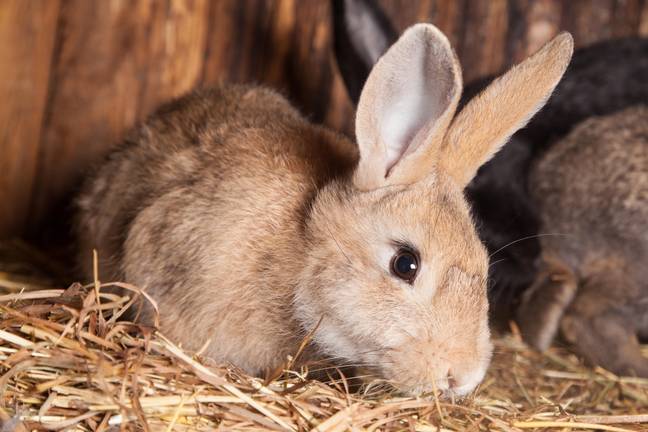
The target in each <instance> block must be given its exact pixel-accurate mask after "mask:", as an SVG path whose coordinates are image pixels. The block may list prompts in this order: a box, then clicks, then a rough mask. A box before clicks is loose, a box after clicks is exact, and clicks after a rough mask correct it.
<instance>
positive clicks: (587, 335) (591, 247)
mask: <svg viewBox="0 0 648 432" xmlns="http://www.w3.org/2000/svg"><path fill="white" fill-rule="evenodd" d="M529 186H530V192H531V195H532V197H533V199H534V201H535V202H536V203H537V205H538V207H539V210H540V215H541V226H542V229H543V230H544V231H551V232H556V233H564V235H552V236H545V237H542V238H541V239H540V243H541V247H542V257H543V264H544V265H543V268H544V269H543V270H544V271H542V272H541V273H540V274H539V276H538V279H537V280H536V282H535V283H534V284H533V286H532V287H531V288H530V289H529V290H527V291H526V292H525V294H524V297H523V302H522V305H521V307H520V309H519V311H518V313H519V317H518V322H519V323H520V328H521V330H522V332H523V334H524V335H525V338H526V339H527V340H528V341H531V342H532V343H533V344H534V346H536V347H537V348H539V349H546V348H548V346H549V344H550V343H551V341H552V340H553V339H554V337H555V336H556V334H557V333H558V332H560V333H562V335H563V336H564V338H565V339H566V340H567V341H568V342H570V343H572V344H574V346H575V347H576V348H577V350H578V351H579V352H580V353H581V354H582V355H583V356H584V357H585V358H586V359H587V360H589V361H590V362H591V363H593V364H599V365H601V366H603V367H605V368H606V369H609V370H611V371H612V372H615V373H617V374H621V375H635V374H636V375H639V376H643V377H648V358H647V357H644V356H642V354H641V351H640V346H639V343H638V338H644V339H645V338H648V265H647V264H648V228H647V223H648V107H647V106H645V105H638V106H635V107H631V108H627V109H625V110H623V111H620V112H618V113H615V114H609V115H607V116H601V117H593V118H590V119H588V120H586V121H584V122H582V123H581V124H579V125H578V126H576V127H575V128H574V129H573V131H572V132H571V133H570V134H568V135H567V136H566V137H565V138H564V139H562V140H560V141H558V142H557V143H555V144H554V145H553V146H552V147H551V149H550V150H548V151H547V152H546V153H545V154H544V155H543V156H542V157H541V158H539V159H538V160H536V161H535V163H534V165H533V167H532V170H531V175H530V179H529Z"/></svg>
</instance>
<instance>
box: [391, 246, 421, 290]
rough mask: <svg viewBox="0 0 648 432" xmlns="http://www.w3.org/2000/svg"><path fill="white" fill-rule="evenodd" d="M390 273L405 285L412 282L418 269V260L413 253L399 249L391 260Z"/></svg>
mask: <svg viewBox="0 0 648 432" xmlns="http://www.w3.org/2000/svg"><path fill="white" fill-rule="evenodd" d="M390 267H391V272H392V274H393V275H394V276H396V277H398V278H400V279H403V280H404V281H405V282H407V283H412V282H414V279H415V278H416V273H418V269H419V259H418V256H417V254H416V253H415V252H414V251H411V250H409V249H400V250H399V251H398V252H397V253H396V255H394V257H393V258H392V260H391V264H390Z"/></svg>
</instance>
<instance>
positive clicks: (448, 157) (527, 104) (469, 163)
mask: <svg viewBox="0 0 648 432" xmlns="http://www.w3.org/2000/svg"><path fill="white" fill-rule="evenodd" d="M573 50H574V41H573V39H572V37H571V35H570V34H569V33H561V34H560V35H558V36H556V37H555V38H554V39H553V40H552V41H551V42H549V43H548V44H547V45H545V46H544V47H543V48H542V49H541V50H540V51H538V52H537V53H536V54H534V55H533V56H531V57H529V58H528V59H527V60H525V61H524V62H522V63H520V64H519V65H517V66H515V67H514V68H512V69H511V70H510V71H508V72H507V73H506V74H504V75H502V76H501V77H500V78H498V79H497V80H495V81H493V83H492V84H490V85H489V86H488V87H487V88H486V89H485V90H484V91H483V92H481V93H480V94H479V95H477V96H476V97H474V98H473V99H472V100H471V101H470V102H468V104H467V105H466V106H465V107H464V108H463V109H462V110H461V112H460V113H459V114H458V115H457V116H456V118H455V120H454V121H453V122H452V125H451V126H450V129H449V130H448V136H447V137H446V140H445V145H444V148H443V150H442V152H441V161H440V164H441V166H442V167H443V168H444V171H445V172H447V173H448V174H449V175H450V176H451V177H452V178H454V179H455V181H456V182H457V184H459V185H460V186H462V187H463V186H466V185H467V184H468V183H469V182H470V180H471V179H472V178H473V177H474V176H475V174H476V173H477V170H478V169H479V167H480V166H482V165H483V164H484V163H486V162H487V161H488V160H489V159H490V158H491V157H493V155H495V153H497V151H498V150H499V149H500V148H501V147H502V146H503V145H504V144H505V143H506V141H507V140H508V139H509V138H510V137H511V135H513V134H514V133H515V132H516V131H517V130H518V129H520V128H522V127H523V126H524V125H525V124H526V123H527V122H528V121H529V120H530V119H531V117H533V115H534V114H535V113H536V111H538V110H539V109H540V108H541V107H542V106H543V105H544V104H545V102H546V101H547V99H548V98H549V96H550V95H551V92H553V90H554V88H555V87H556V85H557V84H558V82H559V81H560V78H561V77H562V76H563V74H564V73H565V70H566V69H567V65H568V64H569V61H570V60H571V56H572V52H573Z"/></svg>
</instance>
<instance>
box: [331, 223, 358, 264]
mask: <svg viewBox="0 0 648 432" xmlns="http://www.w3.org/2000/svg"><path fill="white" fill-rule="evenodd" d="M324 227H325V228H326V231H328V233H329V235H330V236H331V238H332V239H333V241H334V242H335V245H336V246H337V248H338V249H339V250H340V253H341V254H342V255H344V257H345V258H346V259H347V261H348V262H349V264H353V263H352V262H351V259H350V258H349V256H348V255H347V254H346V253H344V251H343V250H342V247H341V246H340V243H338V241H337V239H336V238H335V237H334V236H333V233H332V232H331V230H330V229H329V227H328V225H325V226H324Z"/></svg>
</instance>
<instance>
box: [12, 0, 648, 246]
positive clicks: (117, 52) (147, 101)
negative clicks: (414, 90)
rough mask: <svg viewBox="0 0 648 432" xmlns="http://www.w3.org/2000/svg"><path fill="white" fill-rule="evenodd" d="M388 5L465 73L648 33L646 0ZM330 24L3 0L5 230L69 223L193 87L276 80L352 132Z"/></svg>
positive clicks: (220, 8)
mask: <svg viewBox="0 0 648 432" xmlns="http://www.w3.org/2000/svg"><path fill="white" fill-rule="evenodd" d="M377 1H378V2H379V4H380V5H381V6H382V7H383V9H384V10H385V11H386V13H387V14H388V16H390V18H391V19H392V21H393V23H394V26H395V27H396V29H398V30H399V31H402V30H403V29H405V28H406V27H407V26H409V25H411V24H413V23H415V22H419V21H428V22H432V23H434V24H436V25H437V26H439V27H440V28H441V29H442V30H443V31H444V32H446V33H447V34H448V37H449V38H450V41H451V42H452V44H453V45H454V46H455V48H456V50H457V53H458V55H459V58H460V60H461V63H462V64H463V67H464V80H465V81H470V80H472V79H475V78H478V77H480V76H483V75H488V74H493V73H497V72H500V71H502V70H504V69H506V68H507V67H509V66H510V65H512V64H514V63H515V62H518V61H520V60H521V59H523V58H525V57H526V56H528V55H529V54H531V53H532V52H534V51H536V50H537V49H538V48H539V47H540V46H542V44H544V43H545V42H546V41H548V40H549V39H550V38H551V37H553V36H554V35H555V34H557V33H558V32H559V31H561V30H568V31H571V32H572V33H573V35H574V38H575V41H576V44H577V46H584V45H588V44H591V43H593V42H596V41H599V40H602V39H608V38H614V37H621V36H628V35H637V34H641V35H644V36H648V0H377ZM331 28H332V27H331V25H330V10H329V4H328V2H327V1H324V0H102V1H87V0H0V38H2V39H1V40H2V41H3V43H2V44H0V66H1V67H0V98H2V99H1V100H2V101H3V103H2V104H0V134H2V135H0V208H1V209H2V211H1V212H0V238H2V237H8V236H14V235H19V234H25V233H34V232H38V231H39V228H40V227H42V226H47V225H49V224H50V222H51V221H52V220H56V219H61V220H63V221H64V222H69V214H68V213H65V212H62V211H60V209H61V208H69V207H70V197H71V196H72V195H73V192H74V188H75V185H78V183H79V180H80V179H81V178H82V176H83V174H84V173H85V172H88V171H89V170H91V169H92V166H93V164H94V163H95V162H96V161H98V160H100V159H101V157H102V156H103V155H105V154H106V153H107V152H108V151H109V149H110V148H111V146H113V145H114V144H115V143H116V142H118V141H119V139H120V137H121V136H122V135H123V134H124V132H125V131H126V130H127V129H128V128H130V127H131V126H132V125H133V124H134V123H136V122H137V121H139V120H141V119H143V118H144V117H145V116H147V115H148V114H149V113H150V112H151V111H153V110H154V109H155V107H156V106H157V105H158V104H160V103H161V102H162V101H165V100H168V99H170V98H173V97H175V96H177V95H179V94H181V93H184V92H186V91H188V90H189V89H191V88H193V87H196V86H201V85H202V86H207V85H213V84H216V83H221V82H255V83H261V84H266V85H270V86H272V87H274V88H276V89H278V90H279V91H281V92H283V93H284V94H286V95H287V96H288V97H289V98H290V99H291V100H292V101H293V102H294V103H295V104H296V105H297V106H298V107H299V108H300V109H302V110H303V111H304V112H305V113H306V114H307V115H308V116H310V118H312V119H313V120H314V121H318V122H320V121H321V122H324V123H325V124H328V125H330V126H332V127H334V128H336V129H339V130H341V131H343V132H345V133H347V134H349V135H353V122H354V110H353V107H352V105H351V103H350V102H349V99H348V97H347V95H346V91H345V89H344V86H343V83H342V81H341V79H340V76H339V72H338V69H337V66H336V64H335V59H334V58H333V57H332V49H331V47H332V40H333V39H332V38H333V35H332V34H331ZM44 222H46V223H45V224H44ZM63 225H65V224H63ZM63 225H61V224H59V225H58V226H59V227H60V226H63ZM59 229H60V228H59Z"/></svg>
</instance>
